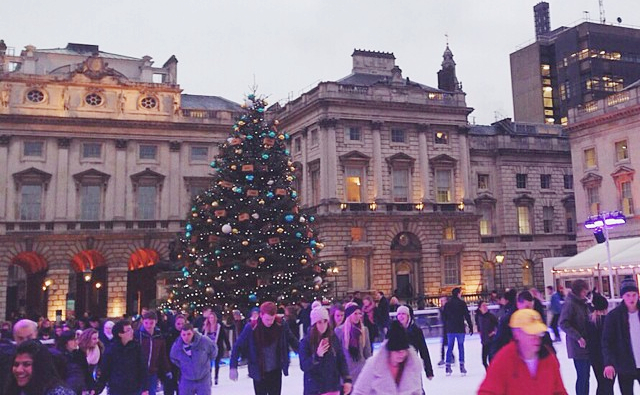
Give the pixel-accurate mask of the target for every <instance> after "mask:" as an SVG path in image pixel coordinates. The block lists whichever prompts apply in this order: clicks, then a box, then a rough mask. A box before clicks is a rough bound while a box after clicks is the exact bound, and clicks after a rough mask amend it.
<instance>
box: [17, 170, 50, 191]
mask: <svg viewBox="0 0 640 395" xmlns="http://www.w3.org/2000/svg"><path fill="white" fill-rule="evenodd" d="M13 180H14V182H15V184H16V190H19V189H20V186H21V185H22V184H26V183H38V184H43V185H44V189H45V190H46V189H47V187H48V186H49V181H51V174H50V173H47V172H46V171H42V170H40V169H36V168H35V167H30V168H28V169H25V170H22V171H19V172H17V173H13Z"/></svg>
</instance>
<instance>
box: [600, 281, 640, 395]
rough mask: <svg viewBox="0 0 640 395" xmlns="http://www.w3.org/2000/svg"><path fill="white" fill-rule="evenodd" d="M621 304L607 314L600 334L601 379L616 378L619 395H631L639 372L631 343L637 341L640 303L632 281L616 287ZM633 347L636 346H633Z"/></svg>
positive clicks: (636, 357)
mask: <svg viewBox="0 0 640 395" xmlns="http://www.w3.org/2000/svg"><path fill="white" fill-rule="evenodd" d="M620 296H621V297H622V301H623V302H622V303H620V304H619V305H618V307H616V308H615V309H613V310H611V311H610V312H609V314H607V318H605V320H604V330H603V331H602V356H603V358H604V366H605V368H604V376H605V377H606V378H608V379H611V380H613V379H614V378H615V375H616V374H617V375H618V385H619V386H620V392H621V393H622V395H629V394H633V384H634V381H636V380H640V373H639V372H640V369H639V368H638V364H637V363H636V361H640V355H636V353H635V352H634V347H633V346H634V343H632V338H633V339H634V342H636V341H638V340H637V339H640V330H639V328H640V322H638V323H636V322H635V321H634V322H633V325H629V323H630V320H632V319H633V320H639V321H640V313H639V311H640V303H638V286H637V285H636V282H635V280H634V279H632V278H629V279H624V280H623V281H622V283H621V284H620ZM636 345H637V344H636Z"/></svg>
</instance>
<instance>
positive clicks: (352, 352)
mask: <svg viewBox="0 0 640 395" xmlns="http://www.w3.org/2000/svg"><path fill="white" fill-rule="evenodd" d="M335 333H336V336H337V337H338V339H339V340H340V343H341V345H342V351H343V352H344V357H345V359H346V360H347V366H348V367H349V375H350V376H351V378H352V379H353V380H357V378H358V375H359V374H360V371H361V370H362V368H363V367H364V364H365V362H366V360H367V358H369V357H370V356H371V343H370V342H369V331H368V330H367V327H366V326H364V324H363V322H362V310H361V309H360V306H358V305H357V304H355V303H352V302H350V304H347V307H346V308H345V309H344V323H343V324H342V325H340V326H339V327H337V328H336V329H335Z"/></svg>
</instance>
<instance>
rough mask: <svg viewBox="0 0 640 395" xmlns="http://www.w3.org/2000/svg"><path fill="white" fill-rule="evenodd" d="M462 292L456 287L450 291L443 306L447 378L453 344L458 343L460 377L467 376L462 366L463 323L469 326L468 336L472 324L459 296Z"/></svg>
mask: <svg viewBox="0 0 640 395" xmlns="http://www.w3.org/2000/svg"><path fill="white" fill-rule="evenodd" d="M461 292H462V290H461V289H460V288H458V287H456V288H454V289H453V290H452V291H451V299H449V301H448V302H447V304H446V305H445V306H444V311H443V315H444V322H445V325H446V329H445V330H446V331H447V360H446V362H447V364H446V373H447V376H448V375H450V374H451V373H452V370H451V364H452V363H453V343H454V342H457V343H458V354H459V358H460V373H462V375H465V374H467V369H466V367H465V365H464V337H465V333H466V330H465V329H464V322H465V320H466V321H467V325H469V334H470V335H473V323H472V322H471V315H470V314H469V308H468V307H467V304H466V303H465V301H464V300H462V299H461V297H460V294H461Z"/></svg>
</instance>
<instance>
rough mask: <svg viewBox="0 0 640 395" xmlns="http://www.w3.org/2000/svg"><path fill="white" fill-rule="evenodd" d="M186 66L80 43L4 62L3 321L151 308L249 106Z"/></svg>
mask: <svg viewBox="0 0 640 395" xmlns="http://www.w3.org/2000/svg"><path fill="white" fill-rule="evenodd" d="M177 63H178V61H177V60H176V58H175V57H171V58H170V59H169V60H167V62H166V63H165V64H164V65H163V66H162V67H156V66H154V65H153V61H152V59H151V57H149V56H144V57H142V58H136V57H129V56H123V55H117V54H111V53H107V52H103V51H100V50H99V48H98V46H94V45H83V44H69V45H67V47H65V48H56V49H36V48H35V47H33V46H27V47H25V49H24V50H23V51H21V53H20V54H16V53H14V52H12V51H11V49H10V48H9V49H6V50H3V51H1V53H0V163H1V164H0V167H2V169H3V170H2V171H0V316H2V317H4V316H5V315H6V316H10V315H11V314H13V313H15V312H18V313H22V314H27V315H33V314H47V315H48V316H49V317H50V318H53V317H55V315H56V313H61V314H62V316H63V318H65V316H66V315H67V314H71V313H72V312H73V313H74V314H76V315H78V314H82V313H84V312H85V311H90V312H91V313H94V314H99V315H102V316H107V315H108V316H110V317H117V316H121V315H122V314H124V313H133V312H138V311H139V308H140V307H141V306H144V305H148V304H150V303H152V301H153V300H154V299H155V298H156V297H160V296H161V295H158V294H157V290H159V291H160V292H161V291H162V288H163V287H162V275H161V274H160V272H162V271H163V269H167V268H171V266H172V262H173V261H175V260H176V259H177V257H176V256H175V254H174V253H173V250H172V246H173V245H175V237H176V234H177V233H179V232H180V231H181V229H182V225H183V222H184V218H185V214H186V212H187V210H188V207H189V204H190V198H191V196H192V195H193V194H195V193H197V192H198V191H200V190H202V189H204V188H206V187H207V186H208V178H207V175H208V174H209V171H210V169H209V166H208V165H209V162H210V160H211V157H213V156H214V155H215V154H216V152H217V146H216V143H217V142H219V141H221V140H222V139H224V138H226V136H227V134H228V131H229V129H230V126H231V125H232V124H233V120H234V118H235V116H236V115H237V114H238V112H239V110H240V107H239V106H238V105H237V104H235V103H233V102H230V101H228V100H226V99H223V98H220V97H215V96H197V95H187V94H183V93H182V91H181V89H180V86H179V85H178V83H177Z"/></svg>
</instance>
